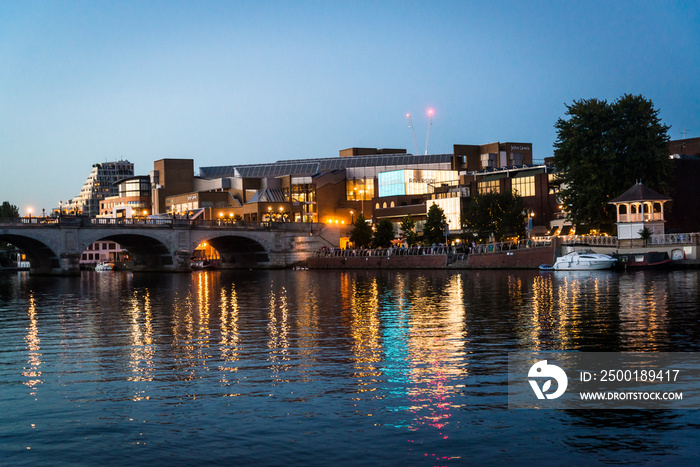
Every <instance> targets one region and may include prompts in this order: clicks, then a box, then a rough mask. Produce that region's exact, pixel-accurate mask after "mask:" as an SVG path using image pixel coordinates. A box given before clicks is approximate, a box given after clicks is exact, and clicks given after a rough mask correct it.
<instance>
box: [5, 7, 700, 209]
mask: <svg viewBox="0 0 700 467" xmlns="http://www.w3.org/2000/svg"><path fill="white" fill-rule="evenodd" d="M0 64H1V65H0V203H1V202H2V201H10V202H11V203H12V204H15V205H17V206H18V207H19V208H20V212H21V214H22V215H25V214H26V212H27V209H28V208H29V207H31V208H32V211H33V213H37V212H41V209H42V208H45V209H46V210H47V211H49V210H50V209H51V208H53V207H56V206H57V205H58V201H59V200H66V199H69V198H72V197H74V196H77V195H78V194H79V192H80V188H81V187H82V184H83V182H84V181H85V179H86V178H87V176H88V175H89V173H90V170H91V168H92V164H94V163H96V162H104V161H113V160H117V159H127V160H129V161H131V162H133V163H134V164H135V172H136V174H137V175H147V174H148V173H149V172H150V171H151V170H152V169H153V161H155V160H158V159H163V158H192V159H194V161H195V162H194V163H195V168H197V169H198V168H199V167H203V166H211V165H229V164H246V163H258V162H274V161H276V160H280V159H299V158H307V157H335V156H337V155H338V151H339V150H340V149H344V148H349V147H353V146H359V147H376V148H382V147H389V148H405V149H407V150H408V152H410V153H415V150H414V144H413V139H412V136H411V132H410V130H409V128H408V122H407V119H406V113H411V114H412V115H413V123H414V125H415V128H416V136H417V139H418V146H419V153H422V152H424V150H425V142H426V133H427V124H428V119H427V115H426V112H427V110H428V109H429V108H433V109H435V115H434V117H433V125H432V128H431V130H430V145H429V153H431V154H438V153H451V152H452V145H453V144H485V143H489V142H494V141H501V142H506V141H512V142H530V143H532V144H533V150H534V157H535V160H536V161H541V160H542V159H544V158H545V157H548V156H551V155H552V151H553V147H552V145H553V143H554V141H555V139H556V132H555V129H554V123H555V122H556V120H557V119H558V118H563V117H565V112H566V107H565V104H571V103H572V102H573V101H574V100H577V99H588V98H599V99H607V100H608V101H614V100H615V99H617V98H618V97H620V96H622V95H623V94H625V93H630V94H642V95H643V96H644V97H646V98H648V99H651V100H652V101H653V102H654V105H655V107H656V108H657V109H658V110H659V111H660V117H661V119H662V121H663V123H665V124H666V125H670V126H671V129H670V130H669V136H670V137H671V139H681V138H683V137H684V134H685V137H688V138H690V137H697V136H700V3H698V2H697V1H694V0H688V1H671V0H664V1H656V0H655V1H641V0H640V1H629V2H628V1H581V2H573V1H566V2H561V1H559V2H553V1H552V2H548V1H538V2H535V1H532V2H523V1H493V2H484V1H467V0H462V1H425V0H422V1H416V2H414V1H381V2H376V1H368V2H363V1H353V2H338V1H330V0H329V1H318V2H313V1H302V0H297V1H227V2H218V1H201V2H194V1H191V2H186V1H175V0H169V1H164V2H159V1H148V2H141V1H133V2H132V1H120V2H110V1H98V2H95V1H50V0H46V1H43V0H42V1H31V0H29V1H15V0H0ZM684 130H686V132H685V133H684Z"/></svg>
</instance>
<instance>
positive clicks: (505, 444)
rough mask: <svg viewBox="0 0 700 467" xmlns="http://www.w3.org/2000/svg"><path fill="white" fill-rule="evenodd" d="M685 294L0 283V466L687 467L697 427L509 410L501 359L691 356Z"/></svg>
mask: <svg viewBox="0 0 700 467" xmlns="http://www.w3.org/2000/svg"><path fill="white" fill-rule="evenodd" d="M698 281H699V275H698V272H697V271H672V272H663V273H656V272H640V273H631V274H628V273H625V274H617V273H612V272H593V273H586V272H581V273H571V272H568V273H563V274H562V273H547V274H540V273H538V272H534V271H508V272H503V271H469V272H447V271H425V272H418V271H403V272H401V271H399V272H374V271H357V272H335V271H331V272H328V271H323V272H317V271H267V272H264V271H263V272H250V271H246V272H240V273H237V272H231V273H225V272H197V273H193V274H192V275H167V276H155V275H154V276H147V275H144V276H139V275H137V276H133V275H131V274H130V273H125V272H118V273H101V274H100V273H84V274H83V275H82V276H81V277H80V278H40V277H30V276H28V275H26V274H18V275H14V274H13V275H0V326H1V328H0V329H1V330H0V349H2V350H0V385H2V387H3V396H4V397H3V398H2V401H0V410H2V413H3V414H9V415H8V416H7V417H5V420H4V423H3V428H2V431H0V451H2V453H3V454H4V455H5V456H4V457H5V458H6V459H9V460H10V461H11V463H15V464H18V463H19V464H21V463H24V464H30V463H34V462H36V461H39V462H42V461H43V462H47V461H51V462H52V463H56V462H60V461H63V462H66V463H75V462H79V463H80V462H83V463H84V462H86V460H89V461H87V462H88V463H91V464H92V463H99V462H106V461H110V460H113V459H119V460H120V463H126V462H136V463H138V464H141V463H143V464H146V463H151V462H160V461H162V460H163V456H164V455H165V456H166V457H168V458H169V459H168V461H169V462H171V463H183V464H185V463H190V462H201V461H203V460H208V461H212V462H229V463H230V462H233V461H238V462H239V463H253V462H255V463H257V464H270V463H272V464H280V463H284V464H296V463H307V464H314V465H327V464H328V463H338V462H341V463H346V464H363V465H364V464H367V463H370V464H376V463H390V464H400V465H403V464H410V465H416V464H419V465H423V464H425V465H433V464H443V463H450V462H454V463H475V462H485V461H491V462H493V461H495V460H496V461H502V462H519V463H521V464H523V463H524V464H528V463H533V464H534V463H538V465H539V464H541V463H548V462H553V463H556V462H555V461H556V460H557V459H561V458H566V459H573V460H578V461H581V462H583V461H594V462H611V463H625V462H647V463H652V464H654V463H659V464H661V463H668V462H669V460H672V461H675V462H681V463H682V462H683V461H684V460H686V459H692V458H693V457H694V456H696V455H697V454H698V453H697V447H696V442H695V439H696V436H695V435H694V433H695V430H696V429H697V427H698V423H699V422H700V419H699V418H698V417H697V414H696V412H694V411H686V412H673V411H663V412H651V411H645V412H636V411H625V412H623V413H616V414H615V415H614V416H612V415H610V414H608V413H604V412H601V411H568V412H555V411H528V410H521V411H508V410H507V374H506V371H507V357H508V352H513V351H518V350H585V351H595V350H598V351H635V350H658V351H697V350H698V349H697V347H698V344H697V343H698V309H699V307H698V305H699V299H698ZM623 440H624V441H623ZM533 444H534V445H537V446H539V448H537V449H534V450H533ZM542 452H546V453H548V454H547V455H546V456H543V454H542ZM549 455H551V456H553V457H551V459H549V458H548V457H547V456H549ZM650 455H651V456H655V457H652V458H649V457H645V456H650ZM557 456H558V457H557ZM562 456H564V457H562ZM548 459H549V460H548ZM122 461H123V462H122Z"/></svg>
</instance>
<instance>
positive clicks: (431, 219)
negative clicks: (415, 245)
mask: <svg viewBox="0 0 700 467" xmlns="http://www.w3.org/2000/svg"><path fill="white" fill-rule="evenodd" d="M444 239H445V212H444V211H443V210H442V208H441V207H440V206H438V205H437V204H433V205H432V206H430V208H429V209H428V217H427V219H426V220H425V225H424V226H423V242H424V243H425V244H426V245H431V244H433V243H440V242H443V241H444Z"/></svg>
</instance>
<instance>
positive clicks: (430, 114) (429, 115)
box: [425, 109, 433, 156]
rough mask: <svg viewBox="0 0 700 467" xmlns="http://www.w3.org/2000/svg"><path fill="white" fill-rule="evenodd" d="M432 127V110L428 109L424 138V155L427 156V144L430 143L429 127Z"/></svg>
mask: <svg viewBox="0 0 700 467" xmlns="http://www.w3.org/2000/svg"><path fill="white" fill-rule="evenodd" d="M432 125H433V109H428V136H427V137H426V138H425V155H426V156H427V155H428V143H430V127H431V126H432Z"/></svg>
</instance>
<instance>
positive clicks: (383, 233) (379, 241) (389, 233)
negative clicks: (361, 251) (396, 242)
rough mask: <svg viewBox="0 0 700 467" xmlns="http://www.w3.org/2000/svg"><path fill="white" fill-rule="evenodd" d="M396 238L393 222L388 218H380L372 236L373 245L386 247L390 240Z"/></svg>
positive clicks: (389, 244) (388, 245)
mask: <svg viewBox="0 0 700 467" xmlns="http://www.w3.org/2000/svg"><path fill="white" fill-rule="evenodd" d="M394 238H396V235H395V233H394V224H392V222H391V221H390V220H389V219H380V220H379V222H378V223H377V227H376V229H375V231H374V236H373V237H372V245H373V246H374V247H381V248H388V247H390V246H391V241H392V240H393V239H394Z"/></svg>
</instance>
